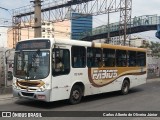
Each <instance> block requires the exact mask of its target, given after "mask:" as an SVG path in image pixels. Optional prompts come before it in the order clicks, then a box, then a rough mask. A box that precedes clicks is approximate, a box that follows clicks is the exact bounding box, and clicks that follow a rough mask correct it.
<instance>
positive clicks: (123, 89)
mask: <svg viewBox="0 0 160 120" xmlns="http://www.w3.org/2000/svg"><path fill="white" fill-rule="evenodd" d="M129 86H130V84H129V81H128V80H124V81H123V84H122V87H121V94H122V95H126V94H128V92H129Z"/></svg>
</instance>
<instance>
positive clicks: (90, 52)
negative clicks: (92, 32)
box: [87, 47, 102, 67]
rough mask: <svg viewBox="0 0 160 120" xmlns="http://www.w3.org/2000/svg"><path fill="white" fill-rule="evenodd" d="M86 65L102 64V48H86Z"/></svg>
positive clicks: (99, 65) (97, 65) (98, 65)
mask: <svg viewBox="0 0 160 120" xmlns="http://www.w3.org/2000/svg"><path fill="white" fill-rule="evenodd" d="M87 66H88V67H101V66H102V50H101V49H100V48H91V47H88V48H87Z"/></svg>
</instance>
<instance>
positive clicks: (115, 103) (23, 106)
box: [0, 81, 160, 120]
mask: <svg viewBox="0 0 160 120" xmlns="http://www.w3.org/2000/svg"><path fill="white" fill-rule="evenodd" d="M0 111H160V81H153V82H148V83H146V84H144V85H141V86H138V87H135V88H133V89H131V90H130V92H129V94H128V95H120V94H119V92H111V93H105V94H100V95H93V96H88V97H85V98H84V99H83V100H82V102H81V103H80V104H77V105H69V104H68V103H67V101H58V102H52V103H45V102H40V101H31V100H26V99H16V98H14V99H6V100H1V101H0ZM73 114H74V113H73ZM1 119H2V118H0V120H1ZM3 119H8V118H3ZM10 119H15V120H19V119H22V118H10ZM24 119H27V118H23V120H24ZM34 119H37V118H34ZM38 119H39V120H41V119H42V120H43V119H46V120H48V119H51V120H59V119H60V120H61V119H63V120H67V119H68V120H75V119H76V120H81V119H83V120H84V119H86V120H89V119H92V120H108V119H111V120H117V119H118V120H119V119H122V120H130V119H131V120H143V119H144V120H146V119H148V120H159V119H160V117H159V118H157V117H150V118H149V117H118V118H116V117H92V118H91V117H87V118H86V117H76V118H74V117H54V118H50V117H46V118H38Z"/></svg>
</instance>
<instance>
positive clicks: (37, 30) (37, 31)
mask: <svg viewBox="0 0 160 120" xmlns="http://www.w3.org/2000/svg"><path fill="white" fill-rule="evenodd" d="M31 2H33V3H34V37H35V38H37V37H41V3H42V1H41V0H35V1H31Z"/></svg>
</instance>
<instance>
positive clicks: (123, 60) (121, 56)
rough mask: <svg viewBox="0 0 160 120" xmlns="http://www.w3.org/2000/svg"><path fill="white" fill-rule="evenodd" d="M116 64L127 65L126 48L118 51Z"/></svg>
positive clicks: (119, 65)
mask: <svg viewBox="0 0 160 120" xmlns="http://www.w3.org/2000/svg"><path fill="white" fill-rule="evenodd" d="M116 65H117V66H118V67H125V66H127V52H126V51H125V50H117V51H116Z"/></svg>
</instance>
